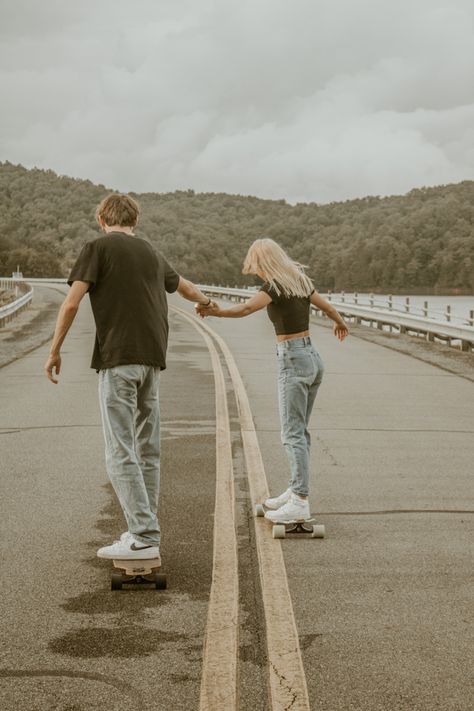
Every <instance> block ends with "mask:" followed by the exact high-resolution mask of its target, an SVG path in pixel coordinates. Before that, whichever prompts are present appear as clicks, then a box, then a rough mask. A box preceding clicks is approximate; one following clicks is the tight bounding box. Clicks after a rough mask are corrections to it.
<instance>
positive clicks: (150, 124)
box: [0, 0, 474, 202]
mask: <svg viewBox="0 0 474 711" xmlns="http://www.w3.org/2000/svg"><path fill="white" fill-rule="evenodd" d="M0 8H1V17H0V41H1V49H0V59H1V61H0V90H1V97H2V109H1V112H0V160H9V161H11V162H13V163H22V164H23V165H25V166H28V167H32V166H38V167H41V168H52V169H53V170H55V171H56V172H59V173H61V174H67V175H72V176H75V177H81V178H90V179H91V180H93V181H94V182H101V183H104V184H105V185H107V186H108V187H112V188H115V189H119V190H122V191H127V190H134V191H138V192H140V191H172V190H175V189H187V188H193V189H194V190H196V191H219V192H229V193H241V194H245V195H249V194H251V195H258V196H261V197H268V198H286V199H287V200H289V201H291V202H296V201H314V202H328V201H331V200H344V199H348V198H352V197H359V196H363V195H369V194H371V195H387V194H394V193H404V192H407V191H408V190H410V189H411V188H413V187H417V186H422V185H438V184H441V183H448V182H456V181H460V180H464V179H474V29H473V25H474V2H473V0H397V1H396V2H395V1H394V0H324V1H323V0H235V1H232V2H231V1H229V0H214V1H211V0H169V1H168V0H135V1H134V2H130V0H128V1H127V2H125V1H124V0H81V1H80V2H78V1H77V0H41V2H38V1H37V0H0Z"/></svg>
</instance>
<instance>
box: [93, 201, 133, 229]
mask: <svg viewBox="0 0 474 711" xmlns="http://www.w3.org/2000/svg"><path fill="white" fill-rule="evenodd" d="M139 212H140V208H139V207H138V203H137V202H136V201H135V200H134V199H133V198H131V197H130V195H122V194H121V193H111V194H110V195H107V197H105V198H104V199H103V200H102V202H101V203H100V205H99V206H98V208H97V210H96V211H95V218H96V220H97V222H99V218H100V219H102V220H103V221H104V222H105V224H106V225H108V226H109V227H112V226H113V225H120V226H121V227H135V225H136V224H137V221H138V215H139Z"/></svg>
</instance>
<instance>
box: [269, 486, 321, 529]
mask: <svg viewBox="0 0 474 711" xmlns="http://www.w3.org/2000/svg"><path fill="white" fill-rule="evenodd" d="M265 518H268V519H270V521H273V523H291V522H293V521H307V520H308V519H309V518H311V514H310V511H309V501H308V499H302V498H301V497H300V496H298V494H294V493H293V492H291V494H290V498H289V500H288V501H287V502H286V504H283V506H280V508H279V509H277V510H276V511H265Z"/></svg>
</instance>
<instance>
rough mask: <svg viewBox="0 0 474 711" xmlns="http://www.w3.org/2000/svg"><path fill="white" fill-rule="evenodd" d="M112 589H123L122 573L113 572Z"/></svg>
mask: <svg viewBox="0 0 474 711" xmlns="http://www.w3.org/2000/svg"><path fill="white" fill-rule="evenodd" d="M110 588H111V590H121V589H122V574H121V573H112V579H111V581H110Z"/></svg>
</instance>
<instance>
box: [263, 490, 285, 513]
mask: <svg viewBox="0 0 474 711" xmlns="http://www.w3.org/2000/svg"><path fill="white" fill-rule="evenodd" d="M290 496H291V489H289V488H288V489H287V490H286V491H284V492H283V494H280V496H274V497H273V498H271V499H266V501H265V502H264V505H265V506H266V507H267V509H272V510H274V509H279V508H280V506H283V504H286V502H287V501H289V500H290Z"/></svg>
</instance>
